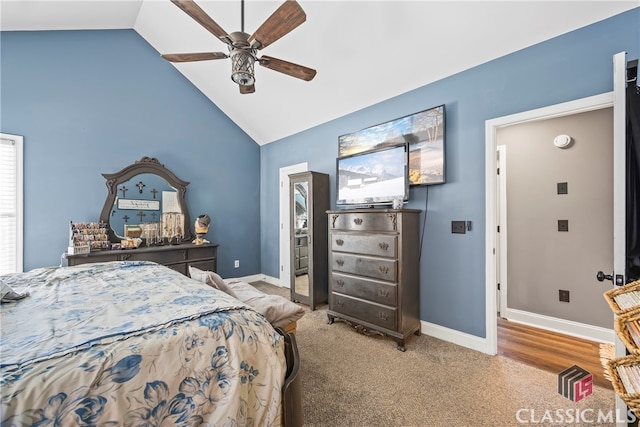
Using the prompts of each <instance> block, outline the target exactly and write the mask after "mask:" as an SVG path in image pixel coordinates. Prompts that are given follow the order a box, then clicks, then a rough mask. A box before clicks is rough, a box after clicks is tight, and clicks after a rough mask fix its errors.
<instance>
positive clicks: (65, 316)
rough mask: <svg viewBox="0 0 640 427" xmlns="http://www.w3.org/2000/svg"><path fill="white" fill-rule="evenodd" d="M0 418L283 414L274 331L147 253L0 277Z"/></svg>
mask: <svg viewBox="0 0 640 427" xmlns="http://www.w3.org/2000/svg"><path fill="white" fill-rule="evenodd" d="M0 281H2V282H3V283H5V284H6V285H8V286H10V287H11V288H13V289H14V290H15V291H17V292H25V291H28V292H29V296H28V297H26V298H24V299H22V300H19V301H17V302H14V303H8V304H6V303H5V304H2V306H1V307H0V310H1V311H0V322H1V328H0V331H1V336H0V393H1V400H0V423H1V425H2V426H26V425H37V426H44V425H47V426H48V425H51V426H88V425H92V426H160V425H163V426H168V425H172V426H173V425H175V426H200V425H205V426H214V425H215V426H243V425H249V426H251V425H255V426H258V425H259V426H269V425H280V424H281V417H282V414H281V412H282V411H281V407H282V405H281V388H282V384H283V382H284V378H285V373H286V361H285V356H284V342H283V341H284V340H283V338H282V337H281V336H280V335H279V334H278V333H277V332H276V331H275V330H274V329H273V327H272V326H271V325H270V324H269V323H268V322H267V321H266V319H265V318H264V317H263V316H262V315H260V314H258V313H257V312H255V311H253V310H252V309H251V308H249V307H248V306H246V305H244V304H243V303H241V302H240V301H238V300H236V299H234V298H232V297H230V296H228V295H226V294H224V293H223V292H221V291H218V290H217V289H214V288H211V287H208V286H206V285H203V284H202V283H199V282H196V281H195V280H192V279H189V278H188V277H186V276H183V275H181V274H180V273H178V272H175V271H173V270H171V269H169V268H166V267H163V266H161V265H158V264H154V263H150V262H145V261H132V262H127V261H123V262H107V263H96V264H83V265H80V266H76V267H62V268H60V267H51V268H39V269H36V270H33V271H30V272H27V273H21V274H13V275H4V276H0Z"/></svg>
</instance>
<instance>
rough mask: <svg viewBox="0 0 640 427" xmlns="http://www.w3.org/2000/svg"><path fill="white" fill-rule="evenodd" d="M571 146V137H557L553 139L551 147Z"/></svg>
mask: <svg viewBox="0 0 640 427" xmlns="http://www.w3.org/2000/svg"><path fill="white" fill-rule="evenodd" d="M569 144H571V137H570V136H569V135H558V136H556V137H555V138H554V139H553V145H555V146H556V147H558V148H565V147H567V146H568V145H569Z"/></svg>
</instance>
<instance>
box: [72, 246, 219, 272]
mask: <svg viewBox="0 0 640 427" xmlns="http://www.w3.org/2000/svg"><path fill="white" fill-rule="evenodd" d="M217 256H218V245H217V244H211V243H205V244H203V245H194V244H193V243H183V244H180V245H169V246H154V247H142V248H138V249H124V250H113V251H99V252H91V253H89V254H83V255H69V254H65V255H64V258H65V259H66V261H67V265H69V266H74V265H79V264H86V263H90V262H106V261H153V262H157V263H158V264H162V265H166V266H167V267H169V268H172V269H174V270H176V271H178V272H180V273H182V274H184V275H185V276H188V271H189V266H190V265H191V266H193V267H196V268H199V269H201V270H210V271H216V268H217Z"/></svg>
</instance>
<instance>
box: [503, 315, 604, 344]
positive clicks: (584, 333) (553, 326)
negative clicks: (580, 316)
mask: <svg viewBox="0 0 640 427" xmlns="http://www.w3.org/2000/svg"><path fill="white" fill-rule="evenodd" d="M501 314H502V317H504V318H505V319H508V320H509V321H512V322H517V323H522V324H524V325H529V326H534V327H536V328H541V329H547V330H550V331H554V332H559V333H561V334H565V335H571V336H574V337H578V338H583V339H587V340H590V341H596V342H602V343H612V342H614V341H615V331H614V330H613V329H607V328H602V327H600V326H593V325H587V324H586V323H579V322H574V321H571V320H565V319H559V318H557V317H551V316H545V315H543V314H536V313H530V312H528V311H522V310H516V309H512V308H507V310H506V313H501ZM612 322H613V319H612Z"/></svg>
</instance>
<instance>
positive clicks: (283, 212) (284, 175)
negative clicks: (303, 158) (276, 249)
mask: <svg viewBox="0 0 640 427" xmlns="http://www.w3.org/2000/svg"><path fill="white" fill-rule="evenodd" d="M308 168H309V166H308V165H307V162H304V163H298V164H295V165H291V166H284V167H281V168H280V179H279V185H280V189H279V200H280V286H284V287H286V288H290V287H291V240H290V238H291V235H290V233H289V229H290V228H291V227H290V221H289V198H290V197H291V196H290V194H289V175H290V174H292V173H298V172H306V171H307V170H309V169H308Z"/></svg>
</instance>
